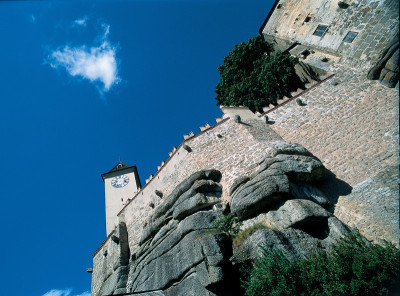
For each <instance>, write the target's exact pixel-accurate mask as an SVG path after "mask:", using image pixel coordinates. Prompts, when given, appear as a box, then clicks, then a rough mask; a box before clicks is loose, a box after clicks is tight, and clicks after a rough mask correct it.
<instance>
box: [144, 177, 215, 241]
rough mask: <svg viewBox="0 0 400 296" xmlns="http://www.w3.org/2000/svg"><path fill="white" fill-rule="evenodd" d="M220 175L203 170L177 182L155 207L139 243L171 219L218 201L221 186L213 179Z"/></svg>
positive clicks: (179, 218)
mask: <svg viewBox="0 0 400 296" xmlns="http://www.w3.org/2000/svg"><path fill="white" fill-rule="evenodd" d="M220 177H221V173H220V172H218V171H216V170H205V171H200V172H197V173H194V174H193V175H191V176H190V177H188V178H187V179H186V180H184V181H183V182H182V183H181V184H179V185H178V186H177V187H176V188H175V189H174V190H173V192H172V193H171V194H170V195H169V196H168V197H167V198H166V199H165V201H164V202H163V203H161V204H160V205H159V206H158V207H157V208H156V209H155V212H154V215H153V216H151V217H150V218H151V220H150V221H148V223H147V225H146V226H145V228H144V229H143V232H142V237H141V240H140V244H143V243H144V242H146V241H147V240H148V239H150V238H151V237H152V236H153V235H154V233H155V232H157V230H159V229H161V228H162V227H163V226H164V225H165V224H166V223H168V221H170V220H171V219H176V220H182V219H184V218H185V217H187V216H188V215H190V214H192V213H195V212H197V211H199V210H202V209H207V208H211V207H212V206H213V205H215V204H216V203H218V202H219V198H220V196H221V192H222V186H221V185H220V184H219V183H217V182H215V181H214V180H217V179H219V178H220Z"/></svg>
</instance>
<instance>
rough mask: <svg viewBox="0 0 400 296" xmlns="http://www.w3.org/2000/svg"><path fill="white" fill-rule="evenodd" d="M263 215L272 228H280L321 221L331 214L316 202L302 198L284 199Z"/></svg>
mask: <svg viewBox="0 0 400 296" xmlns="http://www.w3.org/2000/svg"><path fill="white" fill-rule="evenodd" d="M262 215H264V217H265V218H264V219H265V220H264V222H265V223H266V225H268V226H270V227H271V228H273V229H277V230H281V229H285V228H289V227H293V228H297V227H299V226H301V225H306V224H310V223H315V222H318V221H321V220H323V219H325V218H327V217H330V216H331V215H332V214H331V213H329V212H328V211H327V210H325V209H324V208H322V207H321V206H319V205H318V204H316V203H314V202H312V201H309V200H304V199H292V200H287V201H285V202H284V203H283V204H282V205H281V206H279V208H278V209H276V210H273V211H269V212H268V213H266V214H262Z"/></svg>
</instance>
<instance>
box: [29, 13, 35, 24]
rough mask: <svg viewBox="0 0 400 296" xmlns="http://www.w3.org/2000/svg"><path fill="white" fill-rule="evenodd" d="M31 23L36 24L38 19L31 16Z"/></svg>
mask: <svg viewBox="0 0 400 296" xmlns="http://www.w3.org/2000/svg"><path fill="white" fill-rule="evenodd" d="M30 21H31V23H33V24H34V23H36V17H35V16H34V15H33V14H31V17H30Z"/></svg>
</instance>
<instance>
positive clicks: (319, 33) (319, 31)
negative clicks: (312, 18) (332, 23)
mask: <svg viewBox="0 0 400 296" xmlns="http://www.w3.org/2000/svg"><path fill="white" fill-rule="evenodd" d="M326 31H328V26H325V25H318V27H317V28H316V29H315V31H314V33H313V35H315V36H318V37H322V36H324V34H325V33H326Z"/></svg>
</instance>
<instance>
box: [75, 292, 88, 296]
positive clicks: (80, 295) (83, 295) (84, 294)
mask: <svg viewBox="0 0 400 296" xmlns="http://www.w3.org/2000/svg"><path fill="white" fill-rule="evenodd" d="M76 296H90V292H89V291H86V292H83V293H82V294H79V295H76Z"/></svg>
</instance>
